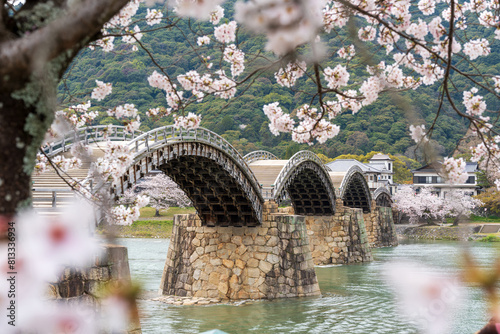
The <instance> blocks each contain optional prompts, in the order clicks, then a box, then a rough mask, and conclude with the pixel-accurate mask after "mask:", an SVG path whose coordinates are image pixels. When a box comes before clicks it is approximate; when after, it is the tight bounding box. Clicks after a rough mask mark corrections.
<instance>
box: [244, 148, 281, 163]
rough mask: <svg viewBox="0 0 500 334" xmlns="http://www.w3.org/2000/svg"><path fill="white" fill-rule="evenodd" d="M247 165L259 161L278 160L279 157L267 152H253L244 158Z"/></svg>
mask: <svg viewBox="0 0 500 334" xmlns="http://www.w3.org/2000/svg"><path fill="white" fill-rule="evenodd" d="M243 159H245V161H246V162H247V164H250V163H252V162H254V161H258V160H278V157H277V156H275V155H274V154H272V153H271V152H267V151H253V152H250V153H248V154H247V155H245V156H244V157H243Z"/></svg>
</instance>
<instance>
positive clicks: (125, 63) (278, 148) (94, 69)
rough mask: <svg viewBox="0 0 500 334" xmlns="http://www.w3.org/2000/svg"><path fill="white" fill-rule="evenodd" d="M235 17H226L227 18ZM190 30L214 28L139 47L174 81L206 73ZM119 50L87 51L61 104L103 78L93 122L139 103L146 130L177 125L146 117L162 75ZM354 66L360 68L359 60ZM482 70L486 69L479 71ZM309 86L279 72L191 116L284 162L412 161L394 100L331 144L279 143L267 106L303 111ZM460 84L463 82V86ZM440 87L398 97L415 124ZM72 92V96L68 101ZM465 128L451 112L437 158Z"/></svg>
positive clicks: (161, 33)
mask: <svg viewBox="0 0 500 334" xmlns="http://www.w3.org/2000/svg"><path fill="white" fill-rule="evenodd" d="M141 11H142V12H144V13H140V14H139V16H141V15H145V12H146V10H145V9H144V8H141ZM230 14H231V13H228V11H226V17H228V16H230ZM225 20H227V19H225ZM190 27H191V28H192V29H193V30H197V31H198V32H200V31H205V32H206V33H208V32H210V31H211V30H212V29H213V28H212V27H211V24H210V23H205V22H193V21H188V20H185V21H182V22H181V23H180V24H179V25H178V27H176V28H174V29H171V30H168V29H160V30H157V31H155V32H152V33H148V34H145V35H144V37H143V38H142V40H141V42H142V44H143V45H144V46H146V47H147V48H148V50H150V52H151V55H152V56H153V57H154V59H155V60H156V61H157V62H158V64H160V65H161V66H163V67H165V70H166V72H167V73H169V75H171V76H172V77H176V76H177V75H180V74H184V73H186V72H188V71H190V70H196V69H199V68H200V67H201V66H202V64H200V61H199V58H198V57H197V56H196V54H195V53H194V52H193V51H192V46H193V45H195V44H196V36H195V35H194V33H193V32H192V30H190ZM470 33H474V32H473V31H472V32H470ZM198 35H200V34H198ZM238 42H239V45H240V47H241V48H242V49H243V50H244V51H245V52H246V53H247V56H248V55H251V54H252V53H254V52H257V50H258V49H260V48H262V45H263V44H264V38H263V37H255V36H253V35H250V34H247V33H245V32H243V33H240V35H239V39H238ZM325 42H326V45H327V47H328V48H329V49H330V50H335V49H336V48H338V46H336V45H334V44H332V43H329V41H325ZM115 44H116V47H115V50H114V52H111V53H104V52H102V51H100V50H96V51H91V50H86V51H84V52H82V53H81V54H80V55H79V56H78V57H77V58H76V59H75V61H74V64H73V66H72V67H71V68H70V71H69V72H68V73H67V75H66V77H67V79H66V80H65V81H64V82H63V83H62V84H61V85H60V99H61V101H62V103H63V104H65V105H69V104H71V99H70V96H75V97H84V96H85V95H87V96H88V94H89V93H90V91H91V90H92V88H94V87H95V80H96V79H99V80H102V81H104V82H111V83H113V93H112V95H110V96H109V97H107V98H106V99H105V100H104V101H102V103H101V105H99V106H98V107H95V110H100V111H103V112H102V113H101V114H100V116H99V117H98V118H97V119H96V120H95V123H100V124H108V123H112V122H116V121H114V120H112V119H111V118H107V117H106V113H105V110H106V109H107V108H110V107H113V106H116V105H118V104H123V103H133V104H135V105H136V107H137V108H138V109H139V111H140V113H141V119H142V121H143V123H142V125H141V130H149V129H151V128H154V127H158V126H161V125H166V124H171V122H172V120H171V119H170V118H168V117H167V118H164V119H159V120H153V119H149V118H148V117H146V116H145V113H146V111H147V110H148V109H149V108H154V107H165V106H166V101H165V95H164V93H163V92H161V91H159V90H158V89H154V88H152V87H150V86H149V84H148V81H147V77H148V76H149V75H150V74H151V73H152V72H153V71H154V70H155V69H157V68H156V67H155V66H154V64H153V62H152V60H151V57H150V55H148V53H147V52H145V51H144V50H141V49H140V48H139V51H137V52H123V48H122V47H121V46H120V42H118V43H117V42H115ZM218 52H220V51H218ZM248 57H249V56H248ZM493 59H494V58H493V57H489V58H488V60H489V61H492V60H493ZM353 61H358V62H360V60H358V59H354V60H353ZM375 61H379V59H376V60H375ZM335 64H336V59H331V60H330V61H329V62H327V63H326V64H325V65H324V66H332V65H333V66H335ZM256 66H258V65H257V64H254V65H253V67H252V66H250V67H248V68H247V69H246V70H245V73H249V72H250V71H252V70H253V69H255V67H256ZM333 66H332V67H333ZM477 66H487V65H481V64H478V65H477ZM491 66H497V65H496V64H492V65H491ZM360 67H361V66H360ZM307 80H310V79H308V78H307V76H306V77H304V78H302V79H300V80H299V84H298V86H297V87H296V91H295V92H294V91H290V90H289V89H287V88H283V87H280V86H278V85H273V84H272V83H275V79H274V71H270V72H269V73H266V74H264V75H261V76H259V77H258V78H257V79H256V80H255V81H254V83H253V84H252V85H251V86H249V88H248V89H247V90H240V91H238V94H239V95H238V96H237V97H236V98H234V99H232V100H230V101H225V100H220V99H216V98H213V97H206V98H205V99H204V100H203V102H201V103H196V104H192V105H190V106H189V109H191V111H195V112H196V113H198V114H201V115H202V117H203V118H202V126H204V127H207V128H209V129H211V130H213V131H215V132H217V133H219V134H221V135H223V136H224V137H225V138H226V139H227V140H229V141H230V142H231V143H232V144H233V145H234V146H235V147H236V148H237V149H238V150H240V151H241V152H242V153H243V154H245V153H248V152H250V151H253V150H257V149H264V150H268V151H270V152H273V153H274V154H276V155H278V156H280V157H283V158H286V157H290V156H291V155H292V154H294V153H295V152H297V151H298V150H301V149H306V148H307V149H310V150H313V151H315V152H317V153H323V154H325V155H326V156H328V157H331V158H333V157H336V156H338V155H340V154H358V155H359V154H366V153H368V152H371V151H381V152H386V153H391V154H405V155H407V156H410V157H413V156H414V146H413V144H414V142H413V141H412V140H411V138H410V137H409V133H408V127H409V122H408V120H407V118H406V117H405V115H404V113H403V112H402V110H401V109H400V108H399V107H398V105H397V104H396V103H395V101H394V100H393V99H392V98H391V97H390V96H389V95H385V96H383V97H382V98H380V99H379V100H378V101H377V102H376V103H374V104H372V105H370V106H368V107H364V108H363V109H361V111H360V112H358V113H357V114H355V115H352V114H350V113H347V114H342V115H339V116H338V117H337V118H336V120H335V123H336V124H338V125H340V127H341V132H340V134H339V135H338V136H337V137H336V138H335V139H331V140H328V141H327V142H326V143H325V144H315V145H314V146H308V145H305V144H304V145H300V144H296V143H293V142H292V141H291V136H290V135H287V134H283V135H280V136H277V137H275V136H273V135H272V134H271V133H270V131H269V129H268V125H267V124H268V123H267V118H266V116H265V115H264V113H263V111H262V107H263V105H264V104H267V103H271V102H274V101H279V102H280V106H282V107H283V108H284V109H287V110H288V111H292V110H294V109H295V108H296V107H297V106H299V105H301V104H303V103H308V100H307V99H308V97H307V95H305V94H303V93H302V92H301V90H307V89H310V88H308V87H311V85H308V84H307ZM460 84H461V83H460V82H457V86H458V87H460ZM438 88H439V87H437V86H431V87H423V86H422V87H420V88H419V89H417V90H416V91H408V92H403V93H400V94H401V95H402V96H404V97H406V98H408V101H409V102H408V103H409V104H410V105H411V106H412V107H413V108H414V110H415V111H416V113H417V115H416V119H419V120H421V123H425V124H428V125H430V124H432V122H433V120H434V117H435V113H436V110H437V108H438V102H439V101H438V99H439V94H440V91H439V89H438ZM464 88H466V87H464ZM68 92H69V94H70V95H68V94H67V93H68ZM467 127H468V124H467V122H466V121H464V120H462V119H459V118H458V117H457V116H456V114H455V113H454V112H452V111H450V110H449V108H447V107H446V106H445V108H444V111H443V114H442V115H441V117H440V118H439V120H438V121H437V124H436V127H435V130H434V132H433V137H432V139H433V140H434V141H435V142H436V146H437V148H438V152H439V153H440V154H442V155H451V153H452V152H453V150H454V149H455V147H456V145H457V142H458V141H459V139H460V138H461V137H462V136H463V135H464V134H465V132H466V130H467Z"/></svg>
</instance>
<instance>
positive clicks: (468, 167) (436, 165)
mask: <svg viewBox="0 0 500 334" xmlns="http://www.w3.org/2000/svg"><path fill="white" fill-rule="evenodd" d="M441 164H442V162H441V161H437V162H433V163H430V164H428V165H425V166H423V167H420V168H417V169H414V170H412V171H411V172H412V173H417V172H419V173H422V172H424V173H426V172H427V173H436V169H440V168H441ZM465 171H466V172H467V173H475V172H477V171H478V168H477V162H466V163H465Z"/></svg>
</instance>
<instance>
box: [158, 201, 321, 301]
mask: <svg viewBox="0 0 500 334" xmlns="http://www.w3.org/2000/svg"><path fill="white" fill-rule="evenodd" d="M160 294H163V295H176V296H187V297H190V296H193V297H210V298H221V299H231V300H237V299H248V298H252V299H259V298H268V299H273V298H284V297H303V296H314V295H319V294H320V290H319V285H318V280H317V278H316V272H315V271H314V263H313V260H312V256H311V251H310V248H309V239H308V236H307V231H306V224H305V217H303V216H294V215H286V214H281V213H278V206H277V204H276V203H275V202H266V203H265V206H264V212H263V219H262V225H261V226H259V227H222V226H219V227H208V226H202V224H201V220H200V219H199V218H198V217H197V216H196V215H176V216H175V218H174V227H173V234H172V238H171V241H170V248H169V250H168V255H167V260H166V263H165V269H164V271H163V277H162V281H161V286H160Z"/></svg>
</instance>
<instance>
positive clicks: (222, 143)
mask: <svg viewBox="0 0 500 334" xmlns="http://www.w3.org/2000/svg"><path fill="white" fill-rule="evenodd" d="M180 141H183V142H189V141H198V142H203V143H206V144H209V145H211V146H213V147H216V148H218V149H219V150H221V151H223V152H224V153H226V154H227V155H228V156H230V157H231V158H232V159H233V160H234V161H235V162H236V163H238V165H239V166H241V168H243V169H244V172H245V174H246V175H247V176H248V178H249V181H250V182H251V183H252V185H253V186H254V189H255V190H257V192H258V193H260V189H261V187H260V185H259V183H258V182H257V178H256V177H255V175H254V174H253V172H252V170H251V169H250V168H249V167H248V164H247V162H246V161H245V159H244V158H243V156H242V155H241V154H240V153H239V152H238V151H237V150H236V149H235V148H234V147H233V146H232V145H231V144H229V143H228V142H227V141H226V140H225V139H224V138H222V137H221V136H219V135H218V134H216V133H215V132H212V131H210V130H208V129H205V128H196V129H189V130H186V129H182V128H176V127H175V126H173V125H166V126H163V127H160V128H156V129H153V130H151V131H148V132H146V133H143V134H142V135H140V136H137V137H136V138H134V139H132V140H131V141H130V142H129V143H128V144H127V146H128V148H129V150H130V152H132V153H133V154H134V160H137V159H140V157H141V156H142V155H143V154H144V153H147V152H150V151H152V150H155V149H157V148H160V147H161V146H163V145H165V144H166V143H171V142H180Z"/></svg>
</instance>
